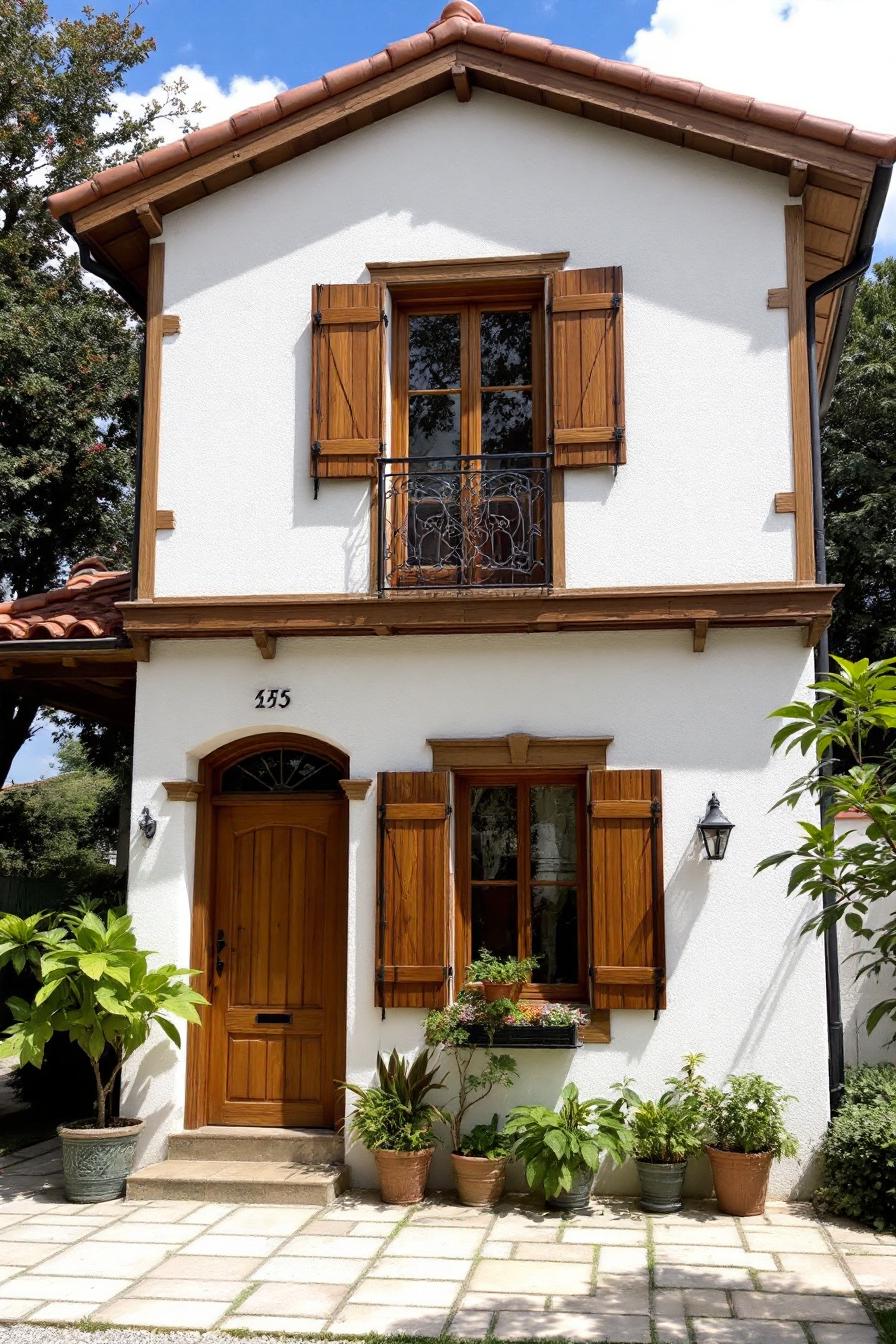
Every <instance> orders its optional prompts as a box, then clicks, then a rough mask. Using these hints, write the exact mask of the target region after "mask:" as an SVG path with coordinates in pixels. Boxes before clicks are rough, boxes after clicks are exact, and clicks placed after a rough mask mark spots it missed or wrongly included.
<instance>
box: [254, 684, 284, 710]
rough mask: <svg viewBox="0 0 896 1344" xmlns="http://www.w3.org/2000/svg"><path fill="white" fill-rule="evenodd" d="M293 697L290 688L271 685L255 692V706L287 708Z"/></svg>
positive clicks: (257, 707)
mask: <svg viewBox="0 0 896 1344" xmlns="http://www.w3.org/2000/svg"><path fill="white" fill-rule="evenodd" d="M291 698H292V697H291V696H290V694H289V689H288V688H281V687H279V686H271V687H269V688H268V689H266V690H264V691H256V692H255V708H256V709H285V708H286V706H287V705H288V704H289V702H290V700H291Z"/></svg>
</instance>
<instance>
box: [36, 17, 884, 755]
mask: <svg viewBox="0 0 896 1344" xmlns="http://www.w3.org/2000/svg"><path fill="white" fill-rule="evenodd" d="M82 3H83V0H50V8H51V12H52V13H53V14H54V15H62V14H69V15H74V14H77V13H79V12H80V10H81V5H82ZM442 3H444V0H327V3H324V4H321V3H317V0H254V3H253V2H252V0H248V2H247V0H148V2H147V3H145V4H144V5H143V7H142V9H141V11H140V18H141V21H142V23H143V24H144V26H145V28H146V30H147V32H148V33H150V34H151V35H152V36H153V37H154V38H155V40H156V50H155V52H154V54H153V55H152V56H151V58H150V59H149V60H148V61H147V62H146V63H145V64H144V65H142V66H141V67H140V68H139V69H137V70H135V71H132V72H131V75H130V78H129V81H128V92H129V94H130V95H131V97H132V98H135V99H136V98H137V97H138V96H145V95H147V94H149V93H150V92H151V91H152V90H154V89H156V88H157V86H158V85H159V84H160V82H161V81H162V80H163V78H164V77H165V76H166V75H168V74H169V72H172V71H174V72H176V73H177V74H183V75H185V77H186V78H187V79H188V80H189V82H190V84H191V85H192V87H193V90H194V97H196V96H199V97H200V98H201V99H202V100H203V101H204V103H205V106H206V111H205V113H204V115H202V116H201V117H200V118H199V121H200V123H202V124H205V123H207V122H210V121H216V120H218V119H219V118H221V117H224V116H229V115H230V114H231V113H233V112H235V111H238V110H240V108H242V107H246V106H249V105H251V104H252V103H256V102H260V101H263V100H264V99H266V98H270V97H271V96H272V95H273V93H275V92H276V91H277V89H278V88H280V87H291V86H293V85H296V84H302V83H304V82H305V81H307V80H310V79H314V78H316V77H317V76H318V75H321V74H323V73H324V72H325V71H327V70H332V69H333V68H334V67H336V66H339V65H345V64H346V63H347V62H349V61H354V60H358V59H359V58H361V57H363V56H368V55H370V54H371V52H374V51H378V50H380V49H381V48H382V47H384V46H386V45H387V44H388V43H389V42H392V41H394V40H396V39H397V38H400V37H406V36H407V35H408V34H410V33H416V32H420V31H421V30H422V29H424V28H426V27H427V26H428V25H429V24H431V23H433V22H434V21H435V20H436V19H437V18H438V16H439V11H440V9H441V6H442ZM96 7H97V8H98V9H103V8H106V7H108V8H114V7H115V0H96ZM121 7H122V8H123V7H124V5H123V3H122V5H121ZM480 8H481V9H482V10H483V12H484V14H485V17H486V19H487V21H488V22H490V23H495V24H499V25H501V26H505V27H508V28H513V29H515V30H516V31H518V32H529V33H538V34H541V35H543V36H545V37H549V38H551V39H552V40H553V41H555V42H559V43H563V44H565V45H568V46H573V47H583V48H585V49H586V50H589V51H595V52H599V53H600V54H601V55H603V56H609V57H613V58H615V59H619V60H623V59H630V60H634V61H636V62H637V63H638V64H641V65H646V66H648V67H649V68H651V69H654V70H658V71H661V72H662V73H665V74H674V75H680V76H682V77H685V78H688V79H696V80H701V81H703V82H704V83H707V84H711V85H714V86H715V87H717V88H722V89H731V90H734V91H736V92H746V93H750V94H753V95H755V96H756V97H759V98H764V99H766V100H768V101H770V102H778V103H787V104H790V105H791V106H796V107H804V108H807V109H809V110H810V111H812V112H816V113H819V114H821V115H824V116H830V117H836V118H840V119H842V120H844V121H851V122H854V123H855V124H856V125H858V126H861V127H863V128H866V129H870V130H881V131H890V132H894V131H896V81H894V79H893V71H892V53H893V51H894V50H896V0H481V3H480ZM870 39H873V40H870ZM893 252H896V196H894V193H892V192H891V199H890V201H889V202H888V205H887V210H886V213H885V216H884V220H883V222H882V226H881V229H880V231H879V235H878V248H877V250H876V254H875V255H876V256H878V257H879V256H884V255H888V254H891V253H893ZM54 754H55V753H54V748H53V743H52V740H51V738H50V735H49V733H48V732H47V731H46V730H43V731H41V732H39V733H38V734H37V735H36V736H35V738H34V739H33V740H32V741H31V742H30V743H27V744H26V746H25V747H24V748H23V749H22V751H21V752H20V753H19V756H18V758H17V760H16V762H15V764H14V769H13V772H12V773H13V778H15V779H17V780H25V779H33V778H38V777H40V776H41V775H44V774H48V773H52V771H53V768H54V766H53V757H54Z"/></svg>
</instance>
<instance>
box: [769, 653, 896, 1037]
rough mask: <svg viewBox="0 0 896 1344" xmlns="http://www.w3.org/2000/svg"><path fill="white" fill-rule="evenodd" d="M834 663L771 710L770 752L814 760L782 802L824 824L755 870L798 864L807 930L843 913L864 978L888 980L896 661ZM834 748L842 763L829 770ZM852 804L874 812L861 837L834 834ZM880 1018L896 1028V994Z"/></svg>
mask: <svg viewBox="0 0 896 1344" xmlns="http://www.w3.org/2000/svg"><path fill="white" fill-rule="evenodd" d="M834 662H835V663H836V664H837V669H838V670H836V671H834V672H831V673H830V674H829V675H828V676H826V677H823V678H822V679H821V680H820V681H816V682H814V683H813V685H812V690H814V692H815V700H814V701H812V702H811V703H810V702H806V701H795V702H794V703H793V704H790V705H784V706H783V708H781V709H776V710H775V711H774V714H773V715H772V717H773V718H778V719H784V720H785V722H784V725H783V727H781V728H779V729H778V731H777V732H776V733H775V735H774V737H773V739H772V749H773V750H774V751H785V752H790V751H793V750H797V751H800V752H802V753H805V754H806V755H810V756H814V758H815V764H814V765H813V766H812V768H811V769H810V770H809V771H808V773H807V774H805V775H802V776H800V778H799V779H796V780H794V782H793V783H792V784H791V785H790V787H789V789H788V790H787V792H786V793H785V794H784V796H783V798H781V799H780V800H779V803H778V806H780V805H781V804H786V805H787V806H789V807H797V806H798V805H799V804H801V803H802V802H804V801H805V800H811V801H812V802H814V803H815V804H823V805H824V815H825V820H824V823H823V824H821V825H819V824H818V823H816V822H811V821H801V822H800V823H799V827H800V830H801V832H802V838H803V843H802V844H801V845H799V846H798V847H797V848H795V849H788V850H784V851H782V852H781V853H778V854H771V855H770V856H769V857H768V858H767V859H764V860H763V861H762V862H761V863H760V864H759V866H758V868H757V870H756V871H757V872H762V871H763V870H764V869H766V868H776V867H778V866H780V865H781V864H786V863H789V864H792V867H791V870H790V880H789V883H788V891H789V892H791V893H796V894H797V895H799V896H804V897H806V896H807V897H809V898H810V899H811V900H813V901H815V902H817V903H818V906H819V909H818V910H817V912H816V913H815V914H813V915H812V918H811V919H809V920H808V922H807V923H806V924H805V926H804V928H803V932H804V933H808V932H811V931H814V932H815V933H816V934H817V935H820V934H823V933H824V932H825V930H827V929H829V928H831V927H832V926H833V925H834V924H836V923H837V922H838V920H842V921H843V922H844V924H845V925H846V927H847V928H848V929H849V930H850V932H851V933H852V935H853V937H854V938H855V939H856V940H858V943H859V950H858V951H857V952H856V953H855V955H856V957H857V958H858V971H857V973H856V974H857V977H858V976H860V975H874V976H876V977H879V976H880V974H881V972H884V979H885V982H889V979H890V977H891V976H892V975H893V973H894V972H896V907H894V905H893V899H892V898H893V892H894V890H896V734H894V732H893V729H894V728H896V659H894V658H889V659H886V660H884V661H882V662H877V663H870V662H869V661H868V659H867V658H862V659H860V660H859V661H858V662H855V663H851V662H849V661H847V659H845V658H835V659H834ZM829 752H831V753H833V755H834V757H835V759H836V760H837V761H839V762H843V766H842V768H840V769H835V770H833V771H831V770H830V769H829V765H830V762H829V760H828V759H827V753H829ZM849 808H855V809H857V810H858V811H860V812H863V813H864V814H865V815H866V816H867V818H868V825H867V827H866V829H865V833H864V835H863V836H862V837H861V838H857V836H856V834H855V832H851V831H849V830H843V831H841V832H840V833H837V829H836V827H835V823H834V818H835V816H836V814H837V813H838V812H841V811H843V810H845V809H849ZM881 915H882V916H883V917H882V918H881ZM883 1018H889V1019H890V1021H891V1022H892V1023H893V1024H894V1025H896V997H886V998H883V999H881V1001H880V1002H879V1003H877V1004H875V1005H874V1007H873V1008H872V1009H871V1012H870V1013H869V1014H868V1019H867V1027H868V1031H869V1032H871V1031H873V1030H874V1028H875V1027H876V1026H877V1024H878V1022H880V1021H881V1019H883ZM893 1039H896V1036H894V1038H893Z"/></svg>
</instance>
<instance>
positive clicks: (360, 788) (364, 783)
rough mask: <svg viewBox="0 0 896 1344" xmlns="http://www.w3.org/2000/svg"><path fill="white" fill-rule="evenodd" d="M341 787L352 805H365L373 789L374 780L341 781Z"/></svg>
mask: <svg viewBox="0 0 896 1344" xmlns="http://www.w3.org/2000/svg"><path fill="white" fill-rule="evenodd" d="M339 787H340V789H341V790H342V792H343V793H344V794H345V796H346V798H347V799H348V800H349V802H350V803H363V801H364V799H365V798H366V797H367V796H368V794H369V793H370V790H371V789H372V788H373V780H372V779H340V781H339Z"/></svg>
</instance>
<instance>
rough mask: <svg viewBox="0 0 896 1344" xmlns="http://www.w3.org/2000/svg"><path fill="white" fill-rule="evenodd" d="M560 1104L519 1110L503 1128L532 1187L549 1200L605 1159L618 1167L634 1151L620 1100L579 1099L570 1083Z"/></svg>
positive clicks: (561, 1096) (519, 1107) (516, 1107)
mask: <svg viewBox="0 0 896 1344" xmlns="http://www.w3.org/2000/svg"><path fill="white" fill-rule="evenodd" d="M560 1102H561V1105H560V1109H559V1111H551V1110H548V1109H547V1108H546V1107H544V1106H515V1107H514V1108H513V1110H512V1111H511V1112H510V1115H509V1116H508V1117H507V1123H506V1124H505V1126H504V1132H505V1134H508V1135H510V1136H511V1137H512V1138H513V1140H514V1152H515V1154H516V1156H518V1157H520V1158H522V1160H523V1162H524V1163H525V1166H526V1182H527V1184H528V1185H529V1188H530V1189H536V1188H539V1187H540V1188H541V1189H543V1190H544V1193H545V1195H546V1196H547V1198H548V1199H553V1198H554V1196H555V1195H558V1194H559V1193H560V1192H561V1191H563V1190H569V1189H571V1187H572V1182H573V1177H574V1176H575V1175H576V1174H577V1173H578V1172H579V1171H581V1170H582V1169H583V1168H587V1170H589V1171H596V1170H597V1168H598V1166H599V1164H600V1161H601V1157H602V1156H606V1157H608V1158H609V1159H610V1160H611V1162H613V1163H614V1165H618V1164H619V1163H620V1162H623V1161H624V1160H625V1158H626V1157H627V1155H628V1151H629V1147H630V1139H629V1135H628V1132H627V1130H626V1127H625V1121H624V1119H623V1113H622V1101H621V1099H619V1100H617V1101H607V1100H605V1099H604V1098H603V1097H592V1098H591V1099H590V1100H588V1101H581V1100H580V1098H579V1089H578V1088H577V1087H576V1085H575V1083H567V1085H566V1087H564V1089H563V1091H562V1092H561V1093H560Z"/></svg>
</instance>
